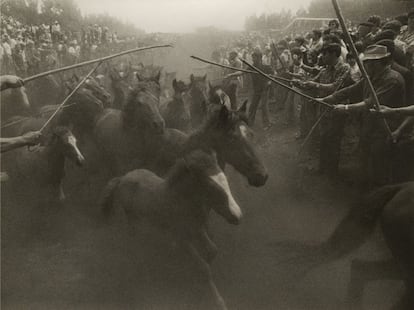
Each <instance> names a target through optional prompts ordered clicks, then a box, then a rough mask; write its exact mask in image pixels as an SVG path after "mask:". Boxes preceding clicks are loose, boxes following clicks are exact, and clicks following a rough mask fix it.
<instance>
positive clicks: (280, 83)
mask: <svg viewBox="0 0 414 310" xmlns="http://www.w3.org/2000/svg"><path fill="white" fill-rule="evenodd" d="M240 60H241V61H242V62H243V63H244V64H246V65H247V66H249V68H251V69H253V70H254V71H256V72H257V73H259V74H260V75H261V76H263V77H264V78H266V79H268V80H269V81H271V82H273V83H275V84H278V85H280V86H282V87H284V88H286V89H289V90H290V91H292V92H294V93H295V94H298V95H299V96H302V97H305V98H306V99H309V100H312V101H314V102H317V103H319V104H321V105H324V106H326V107H328V108H333V107H334V106H333V105H332V104H329V103H326V102H324V101H322V100H320V99H317V98H314V97H311V96H309V95H306V94H304V93H302V92H300V91H298V90H296V89H294V88H292V87H289V86H287V85H285V84H283V83H282V82H279V81H277V80H275V79H273V78H272V77H270V76H269V75H267V74H266V73H264V72H263V71H262V70H260V69H258V68H256V67H255V66H253V65H252V64H249V63H248V62H247V61H246V60H244V59H240Z"/></svg>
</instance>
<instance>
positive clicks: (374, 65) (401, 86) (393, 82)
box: [323, 45, 405, 186]
mask: <svg viewBox="0 0 414 310" xmlns="http://www.w3.org/2000/svg"><path fill="white" fill-rule="evenodd" d="M363 62H364V66H365V68H366V70H367V73H368V75H369V77H370V79H371V81H372V84H373V86H374V89H375V91H376V93H377V96H378V99H379V102H380V104H381V105H385V106H388V107H401V106H404V105H405V83H404V79H403V78H402V76H401V75H400V74H399V73H398V72H396V71H394V70H392V69H391V53H390V52H389V51H388V50H387V47H385V46H381V45H371V46H369V47H367V49H366V50H365V53H364V58H363ZM323 100H324V101H325V102H327V103H331V104H337V103H344V102H347V100H350V101H351V102H353V103H352V104H337V105H335V108H334V112H338V113H341V112H342V113H346V112H349V113H354V112H356V113H361V117H362V128H361V136H360V147H361V151H362V160H361V165H362V167H361V168H362V171H363V173H364V177H365V181H366V182H367V184H368V185H369V186H373V185H383V184H387V183H388V182H390V181H391V175H392V174H391V171H392V168H393V162H392V159H391V155H392V153H391V141H390V139H389V137H388V132H387V130H386V128H385V126H384V123H383V120H382V119H381V118H380V117H378V116H375V115H373V114H370V113H369V109H370V108H372V107H374V104H375V102H374V98H372V95H371V92H370V88H369V86H368V84H367V82H366V81H365V80H361V81H359V82H358V83H356V84H354V85H352V86H349V87H347V88H344V89H342V90H340V91H338V92H335V93H334V94H332V95H330V96H328V97H326V98H324V99H323ZM387 122H388V125H389V126H390V129H391V131H394V130H396V129H397V128H398V127H399V126H400V124H401V122H402V118H401V117H398V116H394V117H387Z"/></svg>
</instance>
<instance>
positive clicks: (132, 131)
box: [94, 83, 165, 175]
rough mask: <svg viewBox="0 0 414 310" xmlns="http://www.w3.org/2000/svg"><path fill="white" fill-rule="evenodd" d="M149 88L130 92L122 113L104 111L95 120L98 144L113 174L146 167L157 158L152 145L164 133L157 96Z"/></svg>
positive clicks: (141, 85) (95, 134) (143, 86)
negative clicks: (152, 158) (147, 163)
mask: <svg viewBox="0 0 414 310" xmlns="http://www.w3.org/2000/svg"><path fill="white" fill-rule="evenodd" d="M146 85H147V84H146V83H140V84H139V86H137V87H136V88H135V89H133V90H130V93H129V95H128V98H127V101H126V104H125V106H124V108H123V110H122V111H121V110H115V109H105V110H104V111H103V113H102V114H101V115H100V116H99V117H98V119H97V121H96V124H95V129H94V139H95V143H96V145H97V146H98V147H99V148H100V151H101V156H102V157H103V159H104V161H105V165H106V166H107V167H108V168H110V170H111V175H119V174H122V173H125V172H127V171H130V170H132V169H135V168H140V167H143V166H144V163H145V162H146V161H148V160H149V159H150V158H151V157H152V156H154V151H155V150H154V147H153V145H154V144H155V142H156V141H157V140H159V139H161V137H162V134H163V132H164V127H165V123H164V120H163V118H162V116H161V115H160V113H159V111H158V107H157V101H156V99H157V94H153V93H151V92H150V91H149V89H148V88H147V86H146Z"/></svg>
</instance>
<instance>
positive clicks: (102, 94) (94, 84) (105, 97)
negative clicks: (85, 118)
mask: <svg viewBox="0 0 414 310" xmlns="http://www.w3.org/2000/svg"><path fill="white" fill-rule="evenodd" d="M84 87H85V88H86V89H89V90H90V91H91V92H92V94H93V95H94V96H95V97H96V98H98V99H99V100H100V101H101V102H102V103H103V104H104V106H105V107H108V106H109V105H110V104H111V94H110V93H109V92H108V91H107V90H106V89H105V88H103V87H102V86H101V85H100V84H99V83H98V81H97V80H96V79H94V78H93V77H89V78H88V79H87V80H86V81H85V84H84Z"/></svg>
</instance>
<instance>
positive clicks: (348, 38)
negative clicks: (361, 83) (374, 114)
mask: <svg viewBox="0 0 414 310" xmlns="http://www.w3.org/2000/svg"><path fill="white" fill-rule="evenodd" d="M332 5H333V7H334V9H335V12H336V16H337V17H338V20H339V23H340V24H341V27H342V31H343V33H344V38H345V40H346V41H347V43H348V47H349V48H350V51H351V53H352V55H353V56H354V58H355V60H356V62H357V64H358V67H359V70H360V71H361V73H362V76H363V77H364V79H365V81H366V82H367V83H368V86H369V89H370V91H371V95H372V96H373V98H374V104H375V108H376V110H377V111H379V110H380V102H379V100H378V96H377V94H376V92H375V89H374V86H373V85H372V82H371V80H370V78H369V76H368V73H367V71H366V70H365V67H364V65H363V64H362V61H361V59H360V58H359V57H358V51H357V49H356V47H355V44H354V42H353V41H352V38H351V35H350V34H349V32H348V29H347V28H346V25H345V20H344V17H343V15H342V12H341V8H340V7H339V4H338V1H337V0H332ZM382 119H383V121H384V126H385V129H386V130H387V132H388V134H389V135H390V137H392V133H391V129H390V126H389V125H388V123H387V121H386V119H385V118H384V117H383V118H382Z"/></svg>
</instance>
